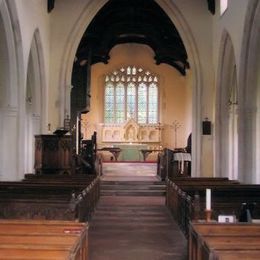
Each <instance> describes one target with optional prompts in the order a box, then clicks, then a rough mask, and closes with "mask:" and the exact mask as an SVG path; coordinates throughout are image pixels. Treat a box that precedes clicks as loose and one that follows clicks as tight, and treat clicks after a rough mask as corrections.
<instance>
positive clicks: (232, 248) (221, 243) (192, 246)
mask: <svg viewBox="0 0 260 260" xmlns="http://www.w3.org/2000/svg"><path fill="white" fill-rule="evenodd" d="M259 255H260V225H254V224H244V223H243V224H242V223H236V224H220V223H210V222H209V223H207V222H204V223H195V222H193V223H191V225H190V232H189V259H190V260H201V259H203V260H207V259H210V260H213V259H214V260H217V259H221V260H232V259H259Z"/></svg>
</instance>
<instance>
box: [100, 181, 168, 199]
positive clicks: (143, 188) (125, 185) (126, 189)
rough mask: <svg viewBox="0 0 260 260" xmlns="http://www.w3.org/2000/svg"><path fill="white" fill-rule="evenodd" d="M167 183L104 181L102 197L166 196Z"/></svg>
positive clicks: (102, 183)
mask: <svg viewBox="0 0 260 260" xmlns="http://www.w3.org/2000/svg"><path fill="white" fill-rule="evenodd" d="M165 194H166V187H165V183H164V182H161V181H158V182H155V181H102V182H101V196H165Z"/></svg>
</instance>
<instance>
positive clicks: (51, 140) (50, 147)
mask: <svg viewBox="0 0 260 260" xmlns="http://www.w3.org/2000/svg"><path fill="white" fill-rule="evenodd" d="M71 159H72V139H71V136H70V135H36V136H35V165H34V168H35V172H36V174H70V173H71V168H72V160H71Z"/></svg>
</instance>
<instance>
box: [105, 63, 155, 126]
mask: <svg viewBox="0 0 260 260" xmlns="http://www.w3.org/2000/svg"><path fill="white" fill-rule="evenodd" d="M158 81H159V80H158V76H156V75H154V74H152V73H151V72H150V71H149V70H145V69H143V68H139V67H138V68H137V67H135V66H128V67H122V68H120V69H118V70H115V71H113V72H112V73H110V74H108V75H106V77H105V106H104V121H105V123H124V122H125V121H127V120H128V119H130V118H133V119H135V120H136V121H137V122H138V123H140V124H156V123H158Z"/></svg>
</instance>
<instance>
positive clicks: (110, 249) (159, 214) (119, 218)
mask: <svg viewBox="0 0 260 260" xmlns="http://www.w3.org/2000/svg"><path fill="white" fill-rule="evenodd" d="M155 171H156V165H153V164H136V163H135V164H130V163H127V164H118V163H115V164H114V165H113V164H111V163H108V164H107V165H104V175H103V177H102V178H103V180H105V181H106V180H109V181H111V178H112V179H113V181H116V180H120V181H129V180H130V181H131V182H130V183H133V184H132V185H134V180H139V181H140V180H144V181H147V180H148V181H150V180H152V181H156V180H157V177H156V173H155ZM186 246H187V242H186V239H185V238H184V236H183V234H182V233H181V231H180V230H179V228H178V226H177V224H176V223H175V222H174V221H173V219H172V217H171V215H170V214H169V212H168V210H167V208H166V207H165V198H164V197H163V196H145V197H141V196H102V197H101V199H100V202H99V204H98V208H97V210H96V212H95V214H94V216H93V219H92V220H91V222H90V229H89V249H90V253H89V256H90V260H146V259H147V260H168V259H169V260H170V259H172V260H180V259H182V260H184V259H185V260H186V259H187V248H186Z"/></svg>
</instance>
